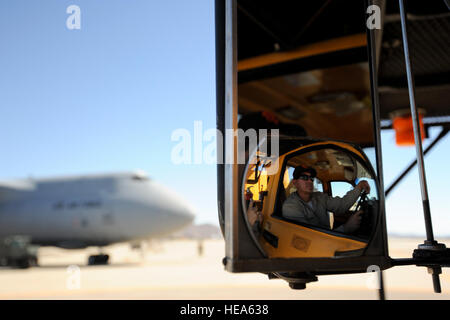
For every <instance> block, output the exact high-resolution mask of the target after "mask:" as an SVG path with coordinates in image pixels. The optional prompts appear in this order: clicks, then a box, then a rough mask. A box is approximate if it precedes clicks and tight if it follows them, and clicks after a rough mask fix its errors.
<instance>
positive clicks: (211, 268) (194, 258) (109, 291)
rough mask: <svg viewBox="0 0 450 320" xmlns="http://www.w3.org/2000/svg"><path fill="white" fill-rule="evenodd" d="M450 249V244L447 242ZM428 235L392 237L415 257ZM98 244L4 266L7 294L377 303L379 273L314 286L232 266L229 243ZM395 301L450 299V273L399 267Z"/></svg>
mask: <svg viewBox="0 0 450 320" xmlns="http://www.w3.org/2000/svg"><path fill="white" fill-rule="evenodd" d="M440 241H441V242H443V243H445V244H446V245H447V247H449V245H450V243H449V241H445V240H444V241H443V240H440ZM422 242H423V240H421V239H405V238H394V239H390V240H389V252H390V256H391V257H393V258H405V257H410V256H411V253H412V251H413V250H414V249H415V248H416V247H417V245H418V244H419V243H422ZM97 251H98V249H96V248H92V249H91V248H89V249H85V250H64V249H59V248H54V247H44V248H40V249H39V264H40V265H39V266H38V267H32V268H29V269H25V270H20V269H11V268H6V267H4V268H0V283H1V284H2V285H1V286H0V299H3V300H5V299H64V300H66V299H148V300H179V299H194V300H210V299H214V300H216V299H217V300H279V299H283V300H284V299H288V300H310V299H314V300H320V299H327V300H328V299H333V300H341V299H344V300H376V299H378V291H377V290H375V289H374V288H375V286H376V283H377V282H376V281H373V280H374V274H353V275H340V276H322V277H319V281H318V282H314V283H310V284H308V286H307V289H306V290H292V289H290V288H289V287H288V284H287V283H286V282H284V281H282V280H268V279H267V277H266V276H265V275H263V274H259V273H243V274H232V273H229V272H227V271H225V270H224V268H223V266H222V262H221V261H222V258H223V257H224V251H225V244H224V241H223V240H204V241H203V253H202V254H201V255H199V252H198V242H197V241H195V240H164V241H163V240H158V241H152V242H150V243H148V244H147V245H146V246H143V247H142V248H141V249H131V247H130V245H128V244H119V245H114V246H110V247H106V248H105V249H104V252H105V253H108V254H110V256H111V259H110V264H109V265H104V266H87V265H86V262H87V258H88V256H89V255H90V254H96V253H97ZM383 275H384V281H385V290H386V298H387V299H402V300H411V299H450V272H449V270H448V269H446V268H444V269H443V272H442V274H441V286H442V293H441V294H435V293H434V292H433V286H432V281H431V275H429V274H428V273H427V270H426V268H419V267H414V266H405V267H395V268H392V269H389V270H386V271H384V272H383Z"/></svg>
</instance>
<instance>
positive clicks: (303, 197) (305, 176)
mask: <svg viewBox="0 0 450 320" xmlns="http://www.w3.org/2000/svg"><path fill="white" fill-rule="evenodd" d="M316 175H317V173H316V170H315V169H314V168H311V167H304V166H298V167H296V168H295V170H294V174H293V184H294V186H295V187H296V188H297V192H294V193H292V194H291V195H290V196H289V197H288V198H287V199H286V201H285V202H284V203H283V209H282V210H283V213H282V214H283V217H284V218H287V219H290V220H295V221H298V222H301V223H306V224H309V225H313V226H317V227H322V228H326V229H331V227H330V218H329V216H328V211H331V212H333V213H334V214H335V215H336V216H339V215H344V214H345V213H346V212H347V211H348V210H349V209H350V207H351V206H352V205H353V204H354V203H355V202H356V200H357V199H358V197H359V195H360V194H361V192H362V191H366V192H367V193H370V186H369V183H368V182H367V181H364V180H362V181H360V182H359V183H358V185H357V186H356V187H355V188H354V189H353V190H351V191H349V192H347V194H346V195H345V196H344V197H342V198H340V197H331V196H329V195H327V194H325V193H323V192H314V182H313V181H314V178H315V177H316ZM362 213H363V211H358V212H356V213H355V214H353V215H352V216H350V218H349V219H348V220H347V222H346V223H345V224H343V225H341V226H339V227H338V228H336V229H334V231H339V232H343V233H353V232H354V231H356V230H358V228H359V227H360V224H361V214H362Z"/></svg>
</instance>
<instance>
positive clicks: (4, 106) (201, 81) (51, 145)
mask: <svg viewBox="0 0 450 320" xmlns="http://www.w3.org/2000/svg"><path fill="white" fill-rule="evenodd" d="M72 4H75V5H78V6H79V7H80V9H81V29H80V30H69V29H68V28H67V27H66V20H67V18H68V16H69V14H67V13H66V8H67V7H68V6H69V5H72ZM213 4H214V1H212V0H196V1H181V0H178V1H175V0H166V1H149V0H134V1H124V0H109V1H106V0H95V1H92V0H72V1H64V0H47V1H23V0H16V1H2V2H1V4H0V39H1V44H2V46H1V50H0V135H1V137H2V139H0V150H2V157H0V178H2V179H6V178H21V177H28V176H30V175H31V176H34V177H45V176H55V175H69V174H79V173H97V172H114V171H124V170H131V169H138V168H139V169H143V170H145V171H147V172H148V173H149V174H150V176H151V177H152V178H153V179H155V180H157V181H159V182H161V183H163V184H165V185H167V186H168V187H170V188H171V189H173V190H174V191H175V192H177V193H179V194H181V195H182V196H183V197H184V198H186V199H187V200H188V201H189V202H190V203H192V205H193V206H194V207H195V208H197V210H198V213H197V219H196V222H197V223H206V222H208V223H215V224H216V223H217V205H216V167H215V166H214V165H206V164H203V165H175V164H173V163H172V161H171V151H172V148H173V147H174V146H175V145H176V142H173V141H171V134H172V132H173V131H174V130H176V129H180V128H185V129H187V130H189V131H191V132H193V130H194V121H202V122H203V128H204V130H206V129H209V128H215V121H216V118H215V52H214V8H213ZM433 134H434V135H435V134H436V132H435V131H434V132H433ZM393 140H394V137H393V133H392V132H386V133H383V142H384V147H383V152H384V156H385V163H384V168H385V174H386V178H385V180H386V183H387V184H389V182H390V181H392V180H393V179H394V178H395V177H396V176H397V174H398V171H399V170H401V169H402V168H403V167H405V166H406V165H407V164H408V163H409V161H410V160H411V159H413V158H414V157H415V150H414V148H406V149H399V148H396V147H395V146H394V144H393ZM449 150H450V141H449V139H448V138H447V139H445V141H442V142H441V143H440V144H439V145H438V148H437V149H436V150H434V151H433V152H432V153H431V154H430V155H429V157H427V161H428V162H427V177H428V181H429V185H430V186H429V190H430V199H431V209H432V213H433V219H434V225H435V230H436V234H438V235H439V234H450V227H447V226H450V223H449V222H450V218H449V215H448V209H447V204H446V201H445V199H446V197H447V194H446V193H447V191H448V190H449V188H448V186H447V183H448V181H449V180H450V175H449V173H448V170H447V166H446V164H447V161H446V158H447V157H448V156H449V155H450V153H449ZM416 172H417V170H415V171H414V172H413V173H414V174H410V175H409V176H408V177H407V179H405V181H404V182H403V183H402V184H401V185H400V186H399V188H398V189H397V190H396V191H394V192H393V193H392V195H391V196H390V197H389V198H388V199H387V211H388V218H387V220H388V221H387V223H388V230H389V231H390V232H396V233H415V234H424V226H423V215H422V211H421V198H420V190H419V185H418V177H417V174H416ZM447 230H448V231H447Z"/></svg>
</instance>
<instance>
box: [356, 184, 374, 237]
mask: <svg viewBox="0 0 450 320" xmlns="http://www.w3.org/2000/svg"><path fill="white" fill-rule="evenodd" d="M367 195H368V194H367V192H366V191H362V192H361V194H360V198H359V201H358V203H357V204H356V210H355V212H358V211H359V210H362V211H363V213H362V214H361V226H360V227H359V230H358V231H357V234H359V235H361V236H368V235H369V233H370V231H371V229H372V218H371V209H370V202H369V199H368V197H367Z"/></svg>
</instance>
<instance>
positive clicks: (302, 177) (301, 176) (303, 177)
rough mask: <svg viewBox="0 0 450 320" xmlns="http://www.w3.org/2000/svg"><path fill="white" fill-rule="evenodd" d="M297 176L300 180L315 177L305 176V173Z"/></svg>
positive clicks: (312, 179)
mask: <svg viewBox="0 0 450 320" xmlns="http://www.w3.org/2000/svg"><path fill="white" fill-rule="evenodd" d="M298 178H299V179H300V180H304V181H308V180H311V181H314V179H315V177H312V176H307V175H306V174H302V175H300V176H299V177H298Z"/></svg>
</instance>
